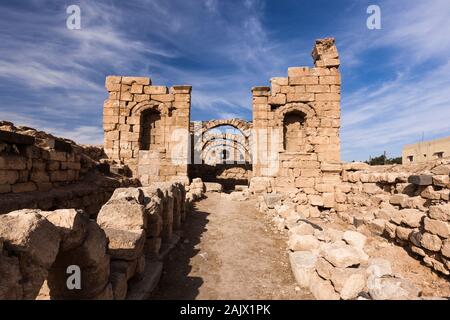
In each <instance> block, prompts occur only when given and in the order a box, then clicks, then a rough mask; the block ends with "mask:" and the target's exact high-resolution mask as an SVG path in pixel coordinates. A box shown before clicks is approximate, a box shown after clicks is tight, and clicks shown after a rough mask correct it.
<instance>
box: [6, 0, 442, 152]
mask: <svg viewBox="0 0 450 320" xmlns="http://www.w3.org/2000/svg"><path fill="white" fill-rule="evenodd" d="M71 4H77V5H79V6H80V8H81V30H68V29H67V28H66V18H67V14H66V7H67V6H69V5H71ZM371 4H376V5H379V6H380V8H381V13H382V16H381V17H382V29H381V30H369V29H367V27H366V19H367V17H368V15H367V13H366V9H367V7H368V6H369V5H371ZM449 30H450V1H448V0H415V1H409V0H385V1H375V0H369V1H366V0H352V1H350V0H336V1H329V0H326V1H325V0H314V1H313V0H296V1H294V0H285V1H268V0H266V1H263V0H242V1H237V0H234V1H233V0H232V1H230V0H227V1H225V0H223V1H219V0H193V1H186V0H142V1H131V0H130V1H111V0H109V1H93V0H90V1H72V0H70V1H45V0H42V1H38V0H21V1H5V0H2V1H1V3H0V97H1V100H0V101H1V106H0V119H2V120H9V121H13V122H14V123H16V124H17V125H27V126H32V127H36V128H38V129H42V130H47V131H50V132H52V133H54V134H56V135H60V136H64V137H68V138H72V139H74V140H75V141H77V142H80V143H101V142H102V136H103V132H102V105H103V101H104V100H105V98H106V91H105V89H104V78H105V76H106V75H109V74H117V75H140V76H150V77H151V78H152V81H153V83H154V84H157V85H174V84H191V85H192V86H193V92H192V116H191V118H192V120H208V119H214V118H230V117H241V118H244V119H247V120H250V119H251V91H250V90H251V87H253V86H257V85H268V84H269V79H270V78H271V77H275V76H286V75H287V68H288V67H290V66H311V65H312V60H311V57H310V52H311V49H312V46H313V43H314V40H315V39H316V38H321V37H327V36H333V37H335V38H336V40H337V45H338V49H339V51H340V55H341V71H342V77H343V86H342V128H341V137H342V146H341V153H342V158H343V160H347V161H350V160H365V159H367V158H368V157H369V156H370V155H372V156H375V155H379V154H381V153H382V152H383V151H384V150H386V151H387V152H388V155H390V156H396V155H400V154H401V148H402V145H403V144H406V143H413V142H416V141H419V140H421V138H422V135H424V137H425V139H432V138H437V137H442V136H447V135H450V121H449V119H450V37H449V36H448V31H449Z"/></svg>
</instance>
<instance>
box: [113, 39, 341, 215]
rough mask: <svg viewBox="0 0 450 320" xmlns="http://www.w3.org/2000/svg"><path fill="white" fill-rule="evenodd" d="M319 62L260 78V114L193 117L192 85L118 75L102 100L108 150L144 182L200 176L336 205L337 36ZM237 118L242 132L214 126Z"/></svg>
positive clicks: (316, 55)
mask: <svg viewBox="0 0 450 320" xmlns="http://www.w3.org/2000/svg"><path fill="white" fill-rule="evenodd" d="M312 56H313V59H314V63H315V67H314V68H309V67H294V68H289V70H288V77H285V78H273V79H271V87H255V88H253V90H252V93H253V122H247V121H244V120H240V119H230V120H212V121H204V122H193V123H192V124H191V123H190V101H191V100H190V99H191V87H190V86H174V87H172V88H170V89H168V88H167V87H164V86H152V85H151V81H150V79H149V78H140V77H119V76H110V77H108V78H107V80H106V88H107V90H108V91H109V95H110V96H109V99H108V100H107V101H106V102H105V105H104V130H105V152H106V154H107V155H108V157H109V158H110V159H112V160H114V161H117V162H118V163H121V164H123V165H125V166H126V167H127V168H128V169H129V171H130V173H131V175H132V176H134V177H138V178H139V180H140V181H141V183H143V184H144V185H146V184H148V183H151V182H156V181H173V180H178V181H179V180H180V179H188V178H193V177H197V176H198V177H202V178H203V179H204V180H207V181H208V180H209V181H218V182H222V183H224V184H229V186H231V187H233V186H234V185H235V184H236V183H248V182H249V181H250V180H251V181H252V188H253V190H259V191H287V192H288V191H296V190H301V191H302V192H304V193H305V194H307V195H308V199H309V202H310V203H314V205H317V206H320V207H325V208H332V207H333V206H334V194H333V190H331V188H332V187H330V186H331V184H332V183H333V182H336V181H337V180H339V169H338V168H337V167H336V166H335V165H336V164H338V163H340V155H339V153H340V139H339V128H340V83H341V79H340V74H339V71H338V68H339V55H338V52H337V49H336V46H335V41H334V39H331V38H328V39H322V40H317V41H316V44H315V46H314V49H313V53H312ZM221 126H231V127H233V128H235V129H236V131H237V133H232V134H230V133H217V132H213V129H216V128H218V127H221Z"/></svg>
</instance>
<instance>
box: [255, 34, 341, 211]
mask: <svg viewBox="0 0 450 320" xmlns="http://www.w3.org/2000/svg"><path fill="white" fill-rule="evenodd" d="M312 56H313V59H314V64H315V67H314V68H309V67H294V68H289V69H288V77H285V78H272V79H271V87H254V88H253V90H252V92H253V129H254V130H253V135H254V136H253V140H254V146H253V179H252V188H253V190H256V191H260V192H262V191H279V192H291V191H294V192H297V191H298V190H301V191H302V192H303V193H305V194H307V195H308V199H309V202H310V203H312V204H314V205H317V206H320V207H325V208H332V207H333V206H334V190H333V183H334V182H338V181H340V177H339V171H340V169H339V166H338V164H339V163H340V138H339V128H340V88H341V77H340V73H339V70H338V68H339V55H338V51H337V49H336V46H335V41H334V39H322V40H317V41H316V45H315V47H314V49H313V52H312Z"/></svg>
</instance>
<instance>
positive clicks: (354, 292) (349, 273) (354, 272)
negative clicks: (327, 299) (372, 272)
mask: <svg viewBox="0 0 450 320" xmlns="http://www.w3.org/2000/svg"><path fill="white" fill-rule="evenodd" d="M330 280H331V282H332V283H333V285H334V289H335V290H336V291H337V292H339V293H340V296H341V298H342V299H343V300H350V299H354V298H356V297H357V296H358V294H359V293H360V292H362V291H363V290H364V288H365V286H366V274H365V269H362V268H334V269H333V270H332V271H331V279H330Z"/></svg>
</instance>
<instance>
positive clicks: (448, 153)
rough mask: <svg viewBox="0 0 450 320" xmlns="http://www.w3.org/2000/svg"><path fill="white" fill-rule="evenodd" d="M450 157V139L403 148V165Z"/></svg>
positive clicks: (419, 143)
mask: <svg viewBox="0 0 450 320" xmlns="http://www.w3.org/2000/svg"><path fill="white" fill-rule="evenodd" d="M446 157H450V137H446V138H441V139H436V140H430V141H423V142H418V143H414V144H407V145H405V146H403V152H402V161H403V164H408V163H418V162H426V161H431V160H437V159H441V158H446Z"/></svg>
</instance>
